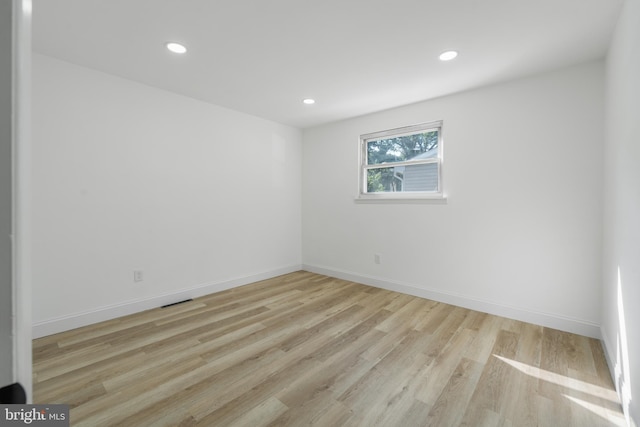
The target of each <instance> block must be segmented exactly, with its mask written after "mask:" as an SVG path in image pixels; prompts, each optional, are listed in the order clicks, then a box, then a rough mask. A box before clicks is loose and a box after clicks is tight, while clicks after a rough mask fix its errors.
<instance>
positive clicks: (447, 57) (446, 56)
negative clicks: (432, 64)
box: [440, 50, 458, 61]
mask: <svg viewBox="0 0 640 427" xmlns="http://www.w3.org/2000/svg"><path fill="white" fill-rule="evenodd" d="M456 56H458V52H456V51H455V50H448V51H446V52H442V53H441V54H440V61H451V60H452V59H453V58H455V57H456Z"/></svg>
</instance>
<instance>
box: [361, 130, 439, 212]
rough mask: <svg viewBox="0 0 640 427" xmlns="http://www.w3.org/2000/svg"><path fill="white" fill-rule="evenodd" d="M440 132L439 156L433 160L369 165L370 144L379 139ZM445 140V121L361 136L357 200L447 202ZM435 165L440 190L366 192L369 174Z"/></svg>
mask: <svg viewBox="0 0 640 427" xmlns="http://www.w3.org/2000/svg"><path fill="white" fill-rule="evenodd" d="M433 129H437V130H438V156H437V157H434V158H430V159H421V160H414V161H410V160H409V161H405V162H393V163H382V164H377V165H368V164H367V161H368V159H367V143H368V142H369V141H372V140H376V139H380V138H392V137H399V136H405V135H412V134H416V133H422V132H425V131H428V130H433ZM443 145H444V144H443V137H442V120H438V121H434V122H428V123H420V124H417V125H412V126H405V127H400V128H395V129H388V130H383V131H379V132H373V133H368V134H364V135H360V145H359V172H358V176H359V177H358V196H357V197H356V201H394V200H395V201H403V200H427V201H428V200H445V199H446V197H445V193H444V187H443V180H442V169H443V163H444V161H443V160H444V157H443V153H444V149H443ZM429 163H436V164H437V165H438V189H437V190H436V191H398V192H390V191H389V192H375V193H369V192H367V171H368V170H370V169H379V168H383V167H395V166H409V165H418V164H429Z"/></svg>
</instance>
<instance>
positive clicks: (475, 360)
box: [33, 271, 624, 427]
mask: <svg viewBox="0 0 640 427" xmlns="http://www.w3.org/2000/svg"><path fill="white" fill-rule="evenodd" d="M33 361H34V365H33V366H34V400H35V401H36V402H37V403H50V404H53V403H67V404H69V405H70V406H71V411H70V418H71V424H72V425H73V426H90V427H98V426H125V427H127V426H132V427H133V426H135V427H139V426H143V427H146V426H182V427H187V426H207V427H209V426H239V427H245V426H249V425H250V426H302V425H317V426H330V427H335V426H384V427H388V426H402V427H413V426H437V427H440V426H474V427H476V426H501V427H504V426H518V427H520V426H558V425H562V426H574V425H575V426H578V425H580V426H592V425H593V426H617V425H623V424H622V423H624V417H623V416H622V412H621V410H620V404H619V402H618V398H617V395H616V392H615V389H614V386H613V383H612V381H611V378H610V374H609V369H608V366H607V364H606V359H605V357H604V353H603V351H602V346H601V344H600V343H599V342H598V341H597V340H593V339H590V338H586V337H582V336H578V335H574V334H569V333H565V332H561V331H557V330H553V329H549V328H544V327H541V326H536V325H531V324H527V323H523V322H519V321H516V320H512V319H505V318H501V317H497V316H492V315H489V314H486V313H479V312H475V311H472V310H467V309H464V308H460V307H455V306H452V305H448V304H444V303H440V302H435V301H430V300H425V299H421V298H417V297H413V296H409V295H403V294H399V293H396V292H392V291H388V290H385V289H378V288H373V287H370V286H365V285H361V284H358V283H355V282H350V281H344V280H340V279H336V278H332V277H328V276H322V275H318V274H314V273H310V272H305V271H300V272H295V273H291V274H287V275H283V276H279V277H275V278H272V279H268V280H263V281H260V282H256V283H253V284H250V285H246V286H242V287H238V288H233V289H229V290H227V291H223V292H219V293H216V294H212V295H207V296H204V297H202V298H196V299H194V300H193V301H190V302H187V303H184V304H179V305H176V306H172V307H167V308H163V309H160V308H158V309H154V310H149V311H146V312H142V313H138V314H134V315H130V316H125V317H122V318H119V319H113V320H110V321H107V322H103V323H99V324H96V325H90V326H87V327H83V328H78V329H76V330H72V331H68V332H64V333H61V334H57V335H52V336H49V337H43V338H40V339H37V340H34V343H33Z"/></svg>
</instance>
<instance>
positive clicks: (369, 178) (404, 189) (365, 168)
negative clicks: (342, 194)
mask: <svg viewBox="0 0 640 427" xmlns="http://www.w3.org/2000/svg"><path fill="white" fill-rule="evenodd" d="M360 159H361V160H360V195H359V197H360V198H361V199H368V198H370V199H394V198H395V199H402V198H442V122H432V123H424V124H420V125H415V126H408V127H404V128H399V129H391V130H386V131H381V132H375V133H370V134H367V135H362V136H360Z"/></svg>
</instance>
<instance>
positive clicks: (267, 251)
mask: <svg viewBox="0 0 640 427" xmlns="http://www.w3.org/2000/svg"><path fill="white" fill-rule="evenodd" d="M33 59H34V64H33V157H34V159H33V170H34V175H33V187H34V191H33V211H34V215H33V234H34V238H33V264H34V270H33V275H34V277H33V282H34V285H33V294H34V298H33V313H34V321H35V334H36V335H37V336H39V335H44V334H48V333H52V332H57V331H60V330H64V329H68V328H71V327H75V326H78V325H80V324H86V323H91V322H94V321H99V320H103V319H105V318H110V317H115V316H118V315H122V314H126V313H128V312H132V311H136V310H139V309H143V308H150V307H154V306H158V305H161V304H165V303H169V302H174V301H176V300H178V299H180V298H183V299H184V298H186V297H192V296H197V295H202V294H206V293H210V292H213V291H217V290H220V289H224V288H227V287H230V286H235V285H238V284H244V283H248V282H251V281H253V280H258V279H261V278H266V277H271V276H274V275H277V274H281V273H285V272H289V271H293V270H296V269H299V268H300V262H301V259H300V254H301V249H300V245H301V235H300V229H301V225H300V222H301V216H300V205H301V200H300V197H301V184H300V179H299V177H300V174H301V170H300V167H301V133H300V131H299V130H297V129H294V128H291V127H287V126H284V125H280V124H277V123H274V122H270V121H267V120H264V119H260V118H256V117H253V116H249V115H245V114H241V113H238V112H234V111H231V110H228V109H224V108H220V107H217V106H213V105H210V104H206V103H203V102H200V101H196V100H193V99H190V98H186V97H183V96H179V95H176V94H172V93H169V92H165V91H161V90H158V89H155V88H151V87H148V86H144V85H140V84H137V83H134V82H131V81H128V80H124V79H120V78H117V77H114V76H111V75H107V74H104V73H101V72H97V71H93V70H90V69H86V68H82V67H79V66H76V65H72V64H69V63H66V62H62V61H59V60H57V59H53V58H50V57H46V56H43V55H38V54H36V55H34V58H33ZM137 269H139V270H143V271H144V281H143V282H140V283H134V282H133V271H134V270H137Z"/></svg>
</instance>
